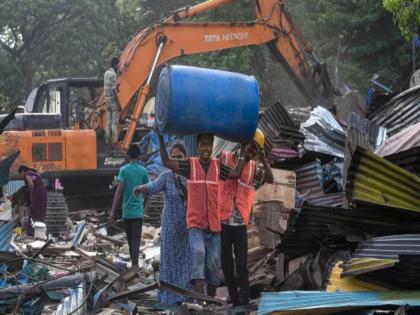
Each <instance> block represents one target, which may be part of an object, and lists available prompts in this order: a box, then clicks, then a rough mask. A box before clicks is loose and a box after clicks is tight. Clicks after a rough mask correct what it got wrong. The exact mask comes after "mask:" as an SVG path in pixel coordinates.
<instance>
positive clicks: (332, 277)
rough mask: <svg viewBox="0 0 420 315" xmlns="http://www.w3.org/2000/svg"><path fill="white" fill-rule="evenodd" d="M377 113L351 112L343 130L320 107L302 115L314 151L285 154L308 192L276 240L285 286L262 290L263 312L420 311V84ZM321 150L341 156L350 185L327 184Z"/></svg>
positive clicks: (279, 283) (309, 148)
mask: <svg viewBox="0 0 420 315" xmlns="http://www.w3.org/2000/svg"><path fill="white" fill-rule="evenodd" d="M372 117H373V118H372V121H370V120H368V119H366V118H364V117H360V116H359V115H356V114H354V113H351V114H350V115H349V118H348V123H347V127H348V128H347V130H346V131H344V130H343V128H342V127H341V126H340V124H339V123H338V122H337V120H336V119H335V117H334V116H333V115H332V114H331V113H330V112H328V111H327V110H326V109H323V108H319V107H318V108H316V109H315V110H313V111H312V113H311V116H310V118H309V119H308V120H307V121H306V122H305V123H303V124H302V127H301V130H302V132H303V134H304V135H305V142H304V148H305V149H306V150H307V151H313V153H312V155H313V156H315V158H314V157H312V159H313V160H312V161H311V160H307V157H308V154H305V155H304V156H303V157H304V160H303V159H302V160H301V161H300V162H299V161H296V160H297V159H294V160H289V161H287V163H288V167H289V168H290V169H293V170H295V171H296V189H297V190H298V191H299V193H301V194H302V196H300V197H301V198H302V199H304V201H305V202H304V203H303V204H302V206H301V208H300V209H295V210H294V211H292V213H291V215H290V216H289V221H288V224H287V229H286V231H285V232H284V233H282V234H281V235H280V242H279V244H278V245H277V248H276V249H277V251H278V252H279V253H281V254H283V256H282V257H283V258H284V262H283V267H284V270H285V273H284V274H283V278H281V277H278V279H283V280H278V279H277V278H276V279H277V280H276V281H277V282H274V283H273V288H274V289H275V290H277V291H279V290H280V291H288V292H277V293H270V294H263V297H262V300H261V303H260V306H259V314H268V313H272V312H275V313H276V314H330V313H335V314H342V313H344V312H348V311H351V312H352V314H376V313H375V312H380V313H382V312H385V313H386V312H389V311H391V313H392V314H396V313H398V314H410V312H408V311H407V310H412V311H413V313H412V314H420V311H419V310H420V291H416V290H418V289H419V283H420V245H419V244H420V177H419V176H418V175H419V173H420V86H418V87H416V88H412V89H410V90H407V91H406V92H404V93H401V94H400V95H398V96H396V97H394V98H392V99H391V100H390V101H388V102H387V103H386V104H385V105H384V106H382V107H380V108H379V109H377V110H376V111H375V113H373V115H372ZM416 123H417V124H416ZM387 135H388V136H389V135H391V137H390V138H388V139H387V140H386V136H387ZM374 152H375V153H374ZM321 153H322V154H325V155H326V156H327V157H329V159H328V158H325V159H324V160H323V163H327V162H328V161H334V160H339V161H342V160H340V158H343V157H344V165H345V166H344V180H345V182H344V188H345V189H344V192H341V191H340V190H339V189H338V190H337V191H338V192H335V193H333V194H326V193H325V192H326V188H325V186H326V183H327V182H328V181H327V180H326V178H325V175H326V172H325V165H327V164H328V163H327V164H324V165H321V162H320V161H319V158H321ZM292 162H294V163H296V165H295V166H294V167H293V165H291V166H289V165H290V163H292ZM340 163H341V162H340ZM343 194H344V195H345V202H344V204H342V202H341V201H342V200H343V199H344V198H343V199H341V198H342V197H343ZM299 205H300V204H299ZM279 260H280V258H279ZM275 270H276V275H277V271H278V261H277V262H276V269H275ZM302 289H305V290H310V291H307V292H302V291H294V290H302ZM319 290H325V291H327V292H322V291H319ZM405 290H412V291H405ZM340 291H341V292H340ZM350 291H353V292H350ZM356 291H358V292H356ZM360 291H369V292H360ZM407 306H408V307H409V308H407ZM397 310H398V311H397Z"/></svg>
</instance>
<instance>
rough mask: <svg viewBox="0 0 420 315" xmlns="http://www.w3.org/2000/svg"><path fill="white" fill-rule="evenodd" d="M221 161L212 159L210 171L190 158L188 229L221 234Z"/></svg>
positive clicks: (196, 160)
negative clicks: (219, 201) (219, 202)
mask: <svg viewBox="0 0 420 315" xmlns="http://www.w3.org/2000/svg"><path fill="white" fill-rule="evenodd" d="M219 178H220V165H219V160H217V159H212V160H211V162H210V165H209V169H208V171H207V174H206V172H205V171H204V169H203V166H202V165H201V163H200V161H199V160H198V158H190V178H189V179H188V206H187V227H188V228H189V229H191V228H198V229H203V230H207V229H208V230H210V231H211V232H220V231H221V226H220V209H219V204H218V200H219V183H220V180H219Z"/></svg>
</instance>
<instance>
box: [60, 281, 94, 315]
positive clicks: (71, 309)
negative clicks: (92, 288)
mask: <svg viewBox="0 0 420 315" xmlns="http://www.w3.org/2000/svg"><path fill="white" fill-rule="evenodd" d="M84 294H85V293H84V283H83V282H81V283H80V284H79V285H78V286H77V287H76V288H72V289H70V295H69V296H67V297H66V298H64V299H63V302H61V303H60V304H59V305H58V307H57V310H56V311H55V312H54V313H53V314H52V315H68V314H74V315H83V314H86V312H85V311H86V310H85V308H83V306H82V303H83V301H84Z"/></svg>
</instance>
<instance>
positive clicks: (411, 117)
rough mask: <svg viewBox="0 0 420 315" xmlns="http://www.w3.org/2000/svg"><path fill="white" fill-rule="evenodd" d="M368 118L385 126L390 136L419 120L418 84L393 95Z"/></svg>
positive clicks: (419, 95)
mask: <svg viewBox="0 0 420 315" xmlns="http://www.w3.org/2000/svg"><path fill="white" fill-rule="evenodd" d="M369 118H370V119H371V120H372V121H373V122H375V123H377V124H378V125H380V126H383V127H386V128H387V129H388V135H390V136H392V135H394V134H396V133H398V132H400V131H401V130H403V129H405V128H407V127H409V126H412V125H414V124H416V123H418V122H420V86H416V87H413V88H411V89H408V90H406V91H404V92H402V93H400V94H398V95H397V96H395V97H393V98H392V99H391V100H389V101H388V102H387V103H386V104H385V105H383V106H381V107H380V108H379V109H378V110H376V111H375V112H373V113H372V114H371V115H370V116H369Z"/></svg>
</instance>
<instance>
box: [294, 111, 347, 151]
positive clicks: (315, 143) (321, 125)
mask: <svg viewBox="0 0 420 315" xmlns="http://www.w3.org/2000/svg"><path fill="white" fill-rule="evenodd" d="M301 131H302V133H303V134H304V136H305V142H304V147H305V149H306V150H309V151H315V152H320V153H325V154H330V155H334V156H337V157H340V158H344V143H345V138H346V132H345V131H344V130H343V128H342V127H341V126H340V124H339V123H338V122H337V120H336V119H335V117H334V116H333V114H332V113H330V112H329V111H328V110H326V109H325V108H323V107H321V106H318V107H316V108H315V109H314V110H313V111H312V112H311V116H310V117H309V119H308V120H307V121H305V122H304V123H303V124H302V125H301Z"/></svg>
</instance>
